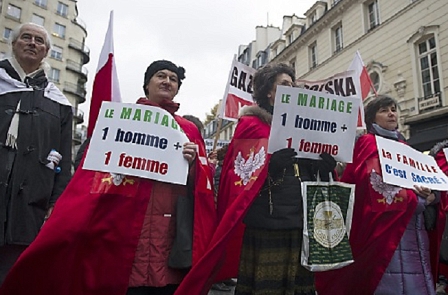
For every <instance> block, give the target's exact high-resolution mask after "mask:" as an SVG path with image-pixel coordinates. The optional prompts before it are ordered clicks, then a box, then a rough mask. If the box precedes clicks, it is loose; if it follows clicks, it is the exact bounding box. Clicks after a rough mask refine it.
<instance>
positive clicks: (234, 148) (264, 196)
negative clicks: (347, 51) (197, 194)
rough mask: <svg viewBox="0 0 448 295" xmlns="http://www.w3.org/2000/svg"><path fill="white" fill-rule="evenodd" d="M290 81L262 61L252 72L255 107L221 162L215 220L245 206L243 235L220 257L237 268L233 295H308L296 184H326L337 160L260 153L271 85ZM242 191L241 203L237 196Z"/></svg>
mask: <svg viewBox="0 0 448 295" xmlns="http://www.w3.org/2000/svg"><path fill="white" fill-rule="evenodd" d="M294 80H295V74H294V70H293V69H292V68H291V67H289V66H287V65H285V64H268V65H266V66H265V67H263V68H261V69H259V70H258V71H257V72H256V74H255V76H254V80H253V81H254V83H253V85H254V93H253V97H254V100H255V102H256V105H253V106H248V107H245V108H243V109H242V114H241V117H240V118H239V121H238V125H237V127H236V130H235V134H234V137H233V139H232V141H231V143H230V145H229V148H228V151H227V153H226V158H225V159H224V164H223V168H222V176H221V182H220V187H219V194H218V216H223V215H224V212H226V210H227V209H228V208H232V207H233V204H234V203H238V202H247V203H245V204H246V206H245V209H244V213H242V214H243V215H244V214H245V217H244V221H243V222H244V224H245V230H244V237H242V236H239V240H238V238H235V239H234V240H233V241H232V242H231V247H229V248H232V249H231V251H233V252H228V253H227V261H226V266H225V267H224V270H223V273H226V271H227V269H229V268H232V267H234V268H233V270H234V271H235V270H236V266H237V265H238V264H239V270H238V281H237V286H236V291H235V294H239V295H242V294H278V295H280V294H315V290H314V277H313V274H312V273H311V272H309V271H308V270H306V269H305V268H304V267H302V266H301V261H300V252H301V247H302V227H303V207H302V197H301V181H307V180H315V179H316V175H317V173H318V171H319V172H320V173H321V177H322V178H323V179H325V178H327V179H328V173H329V172H330V171H333V169H334V167H335V164H336V163H335V161H334V159H333V158H332V157H331V156H330V155H326V156H328V157H329V158H326V161H322V160H309V159H297V158H295V156H296V155H297V154H296V152H295V151H294V149H292V148H285V149H281V150H279V151H276V152H274V153H273V154H272V155H267V153H266V151H267V143H268V138H269V133H270V131H271V121H272V114H273V110H274V101H275V94H276V89H277V86H278V85H283V86H293V85H294ZM323 156H324V157H326V156H325V155H323ZM265 159H266V160H265ZM257 161H259V162H261V163H257ZM243 163H244V164H245V165H243ZM248 163H250V164H248ZM264 163H266V164H264ZM243 166H244V167H243ZM242 169H243V170H245V172H246V173H247V175H245V174H244V173H243V172H242V171H240V170H242ZM260 169H261V171H260ZM249 170H250V171H249ZM246 176H247V177H246ZM245 190H246V191H247V196H246V197H247V198H245V197H241V192H242V191H245ZM227 214H229V213H227ZM241 233H242V232H241ZM241 238H242V241H241ZM236 240H238V241H239V242H236ZM241 243H242V248H241V255H240V248H239V247H241V246H240V245H241ZM238 259H239V261H238ZM226 274H228V277H233V276H234V275H235V274H236V273H235V272H233V273H232V272H231V271H230V272H228V273H226Z"/></svg>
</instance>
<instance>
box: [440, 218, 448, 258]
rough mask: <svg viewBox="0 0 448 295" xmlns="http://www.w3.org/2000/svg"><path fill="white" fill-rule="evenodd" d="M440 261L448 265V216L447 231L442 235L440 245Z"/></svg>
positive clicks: (447, 221)
mask: <svg viewBox="0 0 448 295" xmlns="http://www.w3.org/2000/svg"><path fill="white" fill-rule="evenodd" d="M439 261H440V262H442V263H444V264H448V216H447V218H446V222H445V230H444V231H443V235H442V242H441V243H440V255H439Z"/></svg>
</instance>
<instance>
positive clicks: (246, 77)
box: [219, 58, 256, 121]
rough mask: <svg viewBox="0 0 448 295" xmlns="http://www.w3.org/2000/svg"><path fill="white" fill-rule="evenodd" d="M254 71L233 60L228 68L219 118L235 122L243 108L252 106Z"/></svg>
mask: <svg viewBox="0 0 448 295" xmlns="http://www.w3.org/2000/svg"><path fill="white" fill-rule="evenodd" d="M255 71H256V70H255V69H254V68H251V67H249V66H246V65H245V64H242V63H240V62H239V61H237V60H236V59H235V58H234V59H233V61H232V66H231V67H230V73H229V80H228V81H227V85H226V91H225V93H224V98H223V103H222V104H221V110H220V112H219V114H220V117H222V118H224V119H227V120H231V121H236V120H238V113H239V111H240V109H241V108H242V107H243V106H246V105H252V104H253V99H252V92H253V76H254V74H255Z"/></svg>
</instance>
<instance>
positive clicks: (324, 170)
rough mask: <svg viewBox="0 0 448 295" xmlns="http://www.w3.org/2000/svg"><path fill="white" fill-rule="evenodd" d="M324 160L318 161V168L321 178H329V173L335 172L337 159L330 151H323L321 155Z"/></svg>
mask: <svg viewBox="0 0 448 295" xmlns="http://www.w3.org/2000/svg"><path fill="white" fill-rule="evenodd" d="M319 157H321V159H322V160H319V161H317V168H318V170H319V174H320V176H321V178H322V177H323V178H324V179H326V178H328V173H330V172H333V171H334V169H335V168H336V164H337V163H336V160H335V159H334V158H333V156H332V155H330V154H329V153H322V154H320V155H319Z"/></svg>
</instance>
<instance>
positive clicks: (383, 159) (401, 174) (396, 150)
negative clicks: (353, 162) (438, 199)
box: [376, 136, 448, 191]
mask: <svg viewBox="0 0 448 295" xmlns="http://www.w3.org/2000/svg"><path fill="white" fill-rule="evenodd" d="M376 145H377V147H378V154H379V158H380V165H381V171H382V175H383V181H384V182H385V183H388V184H393V185H396V186H399V187H404V188H410V189H412V188H414V185H419V186H425V187H429V188H430V189H433V190H439V191H446V190H448V177H447V176H446V175H445V173H443V172H442V170H440V168H439V166H438V165H437V163H436V160H435V159H434V158H433V157H431V156H429V155H425V154H423V153H421V152H419V151H417V150H414V149H413V148H411V147H410V146H408V145H406V144H404V143H401V142H398V141H395V140H390V139H386V138H383V137H381V136H376Z"/></svg>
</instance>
